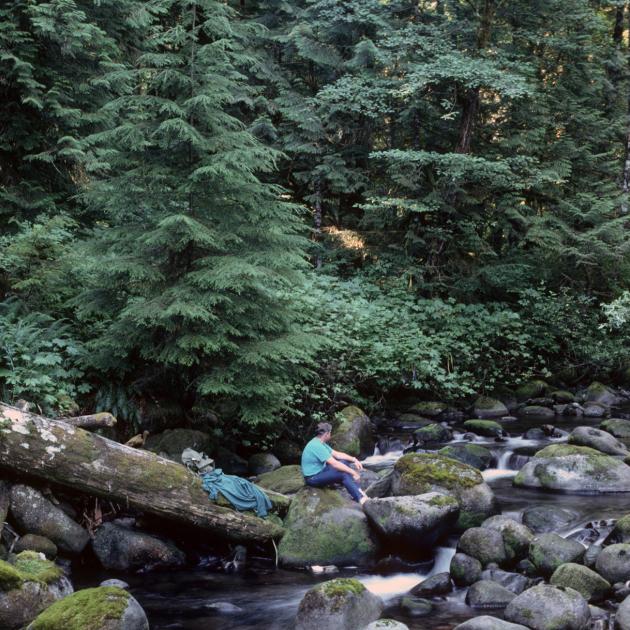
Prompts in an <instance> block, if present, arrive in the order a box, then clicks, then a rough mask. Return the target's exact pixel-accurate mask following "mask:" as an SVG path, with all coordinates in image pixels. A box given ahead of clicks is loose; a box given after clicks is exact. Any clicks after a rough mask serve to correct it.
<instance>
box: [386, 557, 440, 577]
mask: <svg viewBox="0 0 630 630" xmlns="http://www.w3.org/2000/svg"><path fill="white" fill-rule="evenodd" d="M432 568H433V559H431V560H421V561H413V562H412V561H409V560H406V559H404V558H401V557H399V556H393V555H389V556H385V557H384V558H381V559H380V560H379V561H378V562H377V563H376V565H375V566H374V573H378V574H379V575H392V574H393V573H427V572H428V571H430V570H431V569H432Z"/></svg>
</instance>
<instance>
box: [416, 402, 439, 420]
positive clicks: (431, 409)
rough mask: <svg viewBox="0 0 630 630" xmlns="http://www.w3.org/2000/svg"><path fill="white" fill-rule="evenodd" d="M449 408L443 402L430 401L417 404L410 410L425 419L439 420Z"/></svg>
mask: <svg viewBox="0 0 630 630" xmlns="http://www.w3.org/2000/svg"><path fill="white" fill-rule="evenodd" d="M447 408H448V405H447V404H446V403H443V402H436V401H428V402H419V403H416V404H415V405H414V406H413V407H411V409H410V410H409V411H410V413H415V414H418V415H419V416H422V417H424V418H437V417H438V416H441V415H442V414H443V413H444V412H445V411H446V410H447Z"/></svg>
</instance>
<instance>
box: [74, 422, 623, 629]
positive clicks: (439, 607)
mask: <svg viewBox="0 0 630 630" xmlns="http://www.w3.org/2000/svg"><path fill="white" fill-rule="evenodd" d="M540 424H541V421H540V420H537V419H535V418H528V419H527V420H526V421H518V422H513V423H511V424H508V423H505V424H504V426H505V429H506V430H507V431H509V432H510V434H511V435H512V436H513V437H510V438H507V439H506V440H505V441H503V442H496V441H494V440H492V439H491V438H483V439H482V438H477V439H476V440H475V443H478V444H480V445H483V446H486V447H487V448H488V449H489V450H491V451H492V453H493V455H494V459H495V463H494V467H493V468H489V469H488V470H485V471H484V472H483V476H484V479H485V480H486V482H487V483H488V484H489V485H490V486H491V487H492V489H493V490H494V493H495V495H496V497H497V499H498V501H499V505H500V510H501V513H502V514H505V515H507V516H510V517H512V518H516V519H517V520H520V514H521V513H522V511H523V510H524V509H525V508H527V507H531V506H537V505H553V506H555V507H558V508H564V509H566V510H568V511H570V512H571V514H572V515H573V516H572V518H571V520H570V522H569V523H567V525H566V527H564V528H563V529H562V530H560V531H558V532H557V533H559V534H560V535H562V536H571V537H574V538H575V539H576V540H578V541H580V542H584V543H585V544H591V543H592V542H593V541H592V540H588V541H587V540H585V539H584V538H585V536H584V532H585V528H584V526H585V525H586V524H587V523H589V522H591V521H601V520H603V519H610V518H618V517H619V516H622V515H623V514H625V513H630V493H625V494H612V495H611V494H608V495H588V496H584V495H568V494H552V493H545V492H540V491H536V490H525V489H516V488H514V487H513V486H512V478H513V477H514V476H515V475H516V473H517V471H518V470H519V469H520V468H521V467H522V466H523V465H524V464H525V462H526V461H527V459H528V458H529V454H530V453H533V452H535V451H536V450H538V449H540V448H542V447H543V446H545V445H547V444H550V443H559V442H563V441H566V437H564V438H559V439H550V438H547V439H542V440H528V439H523V437H522V434H523V433H524V431H525V430H527V429H528V428H529V427H532V426H540ZM581 424H592V425H596V424H598V421H596V422H591V423H588V422H585V421H584V420H580V421H575V420H574V421H573V422H565V423H563V424H562V423H557V424H556V426H557V427H559V428H563V429H565V430H569V431H570V430H571V429H572V428H574V427H575V426H579V425H581ZM457 442H460V443H461V442H462V435H461V434H455V437H454V439H453V440H452V441H451V442H449V443H450V444H452V443H457ZM441 446H443V445H440V447H439V448H441ZM401 455H402V452H394V453H386V454H385V455H380V454H378V449H377V454H375V455H374V456H372V457H369V458H367V459H366V460H365V462H364V463H365V465H366V467H371V468H383V467H390V466H393V465H394V463H395V462H396V460H397V459H398V458H399V457H400V456H401ZM456 544H457V538H456V537H453V538H452V539H449V540H448V541H446V542H443V543H442V545H443V546H439V547H437V548H435V549H434V558H433V563H432V566H427V567H426V569H425V570H423V571H420V572H415V573H394V574H390V575H376V574H367V573H361V572H358V571H357V570H353V569H351V568H345V569H343V570H341V571H340V572H338V573H335V574H326V575H319V576H315V575H312V574H311V573H309V572H306V571H304V572H298V571H285V570H282V569H276V568H275V567H274V566H273V565H269V564H267V565H266V566H265V564H264V563H259V564H260V566H258V565H257V566H256V567H255V568H252V569H250V570H246V571H245V572H244V573H241V574H226V573H223V572H216V571H209V570H208V569H204V568H197V569H186V570H182V571H168V572H155V573H147V574H141V575H133V576H129V575H124V576H120V577H122V578H123V579H124V580H126V581H127V582H129V584H130V586H131V589H130V590H131V592H132V594H133V595H134V596H135V597H136V598H137V599H138V601H139V602H140V604H141V605H142V606H143V607H144V609H145V611H146V612H147V615H148V617H149V621H150V623H151V628H152V629H153V630H166V629H167V628H168V629H179V630H215V629H216V630H237V629H238V630H249V629H253V628H258V629H260V628H265V629H266V630H289V629H291V628H293V627H294V619H295V614H296V612H297V608H298V605H299V602H300V600H301V599H302V597H303V595H304V593H305V592H306V591H307V590H308V589H309V588H311V587H312V586H313V585H314V584H316V583H317V582H320V581H323V580H328V579H331V578H333V577H349V576H352V577H357V578H358V579H359V580H360V581H361V582H363V584H365V586H366V587H367V588H368V589H369V590H370V591H372V592H374V593H376V594H378V595H380V596H381V597H382V598H383V599H384V600H385V603H386V605H388V604H390V605H391V606H392V610H391V611H387V610H386V611H385V613H384V616H389V617H392V618H395V619H398V620H400V621H403V622H404V623H406V624H407V625H408V626H409V628H411V629H412V630H429V629H430V630H450V629H451V628H453V627H454V626H455V625H457V624H458V623H461V622H462V621H464V620H466V619H469V618H470V617H474V616H477V615H481V614H492V615H495V616H501V611H500V610H499V611H487V612H485V611H475V610H473V609H471V608H469V607H468V606H467V605H466V604H465V602H464V598H465V594H466V589H463V588H460V589H455V590H454V591H453V592H452V593H451V594H450V595H449V596H448V597H444V598H442V599H435V600H434V604H435V610H434V612H433V613H432V614H431V615H430V616H429V617H424V618H419V619H413V618H407V617H404V616H401V615H400V613H398V612H397V611H396V609H395V608H394V606H395V602H396V599H397V598H398V597H399V596H400V595H402V594H404V593H406V592H407V591H409V589H411V588H412V587H413V586H415V585H416V584H418V583H419V582H421V581H422V580H424V579H425V578H427V577H428V576H430V575H433V574H435V573H440V572H443V571H448V570H449V565H450V561H451V558H452V556H453V554H454V553H455V546H456ZM106 577H112V575H111V573H108V574H107V575H105V574H95V573H94V572H90V573H86V574H82V575H77V576H75V586H76V588H84V587H88V586H95V585H97V584H98V582H99V581H100V580H101V579H105V578H106Z"/></svg>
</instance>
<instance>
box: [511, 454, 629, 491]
mask: <svg viewBox="0 0 630 630" xmlns="http://www.w3.org/2000/svg"><path fill="white" fill-rule="evenodd" d="M513 483H514V485H515V486H521V487H526V488H544V489H546V490H559V491H564V492H579V493H584V492H630V467H629V466H627V465H626V464H624V463H623V462H622V461H620V460H619V459H615V458H614V457H612V456H610V455H605V454H603V453H600V452H599V451H596V450H595V449H592V448H589V447H587V446H573V445H571V444H553V445H551V446H547V447H545V448H544V449H542V450H541V451H538V453H536V456H535V457H534V458H532V459H531V460H530V461H529V462H527V464H525V466H523V468H521V470H520V471H519V472H518V474H517V475H516V477H515V478H514V482H513Z"/></svg>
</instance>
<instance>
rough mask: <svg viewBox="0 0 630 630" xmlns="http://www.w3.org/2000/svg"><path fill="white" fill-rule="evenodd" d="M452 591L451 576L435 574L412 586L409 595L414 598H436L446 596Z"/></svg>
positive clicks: (446, 573) (445, 573) (448, 574)
mask: <svg viewBox="0 0 630 630" xmlns="http://www.w3.org/2000/svg"><path fill="white" fill-rule="evenodd" d="M452 590H453V584H452V582H451V575H450V573H448V572H446V571H445V572H443V573H436V574H435V575H432V576H431V577H429V578H427V579H426V580H423V581H422V582H420V584H417V585H416V586H414V587H413V588H412V589H411V591H409V594H410V595H413V596H415V597H436V596H438V595H446V594H448V593H450V592H451V591H452Z"/></svg>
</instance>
